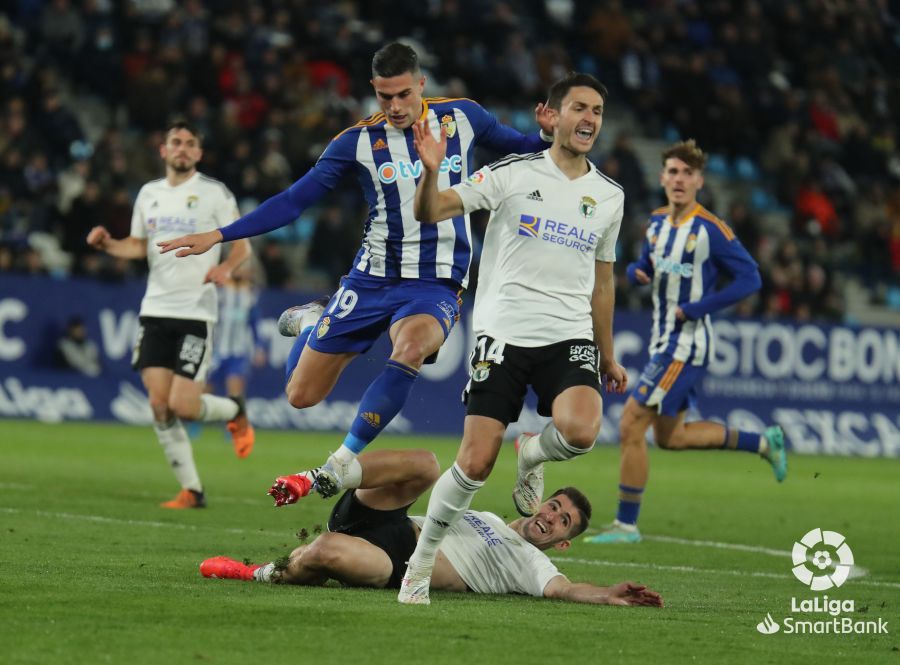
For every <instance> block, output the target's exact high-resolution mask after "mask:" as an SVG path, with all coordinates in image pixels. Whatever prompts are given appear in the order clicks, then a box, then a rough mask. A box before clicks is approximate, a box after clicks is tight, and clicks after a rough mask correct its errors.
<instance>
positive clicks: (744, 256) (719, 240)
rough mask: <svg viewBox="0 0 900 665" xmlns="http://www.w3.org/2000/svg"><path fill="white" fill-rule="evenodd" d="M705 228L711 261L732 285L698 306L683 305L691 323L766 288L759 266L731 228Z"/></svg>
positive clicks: (682, 308) (704, 298) (698, 303)
mask: <svg viewBox="0 0 900 665" xmlns="http://www.w3.org/2000/svg"><path fill="white" fill-rule="evenodd" d="M705 228H706V232H707V234H708V236H709V254H710V259H711V260H712V262H713V264H714V265H715V266H716V268H717V269H718V270H721V271H722V272H724V273H725V274H726V275H728V276H729V277H731V282H730V283H729V284H728V285H727V286H725V287H724V288H722V289H720V290H718V291H713V292H712V293H710V294H709V295H706V296H704V297H703V298H701V299H700V300H698V301H696V302H691V303H684V304H682V305H680V307H681V310H682V311H683V312H684V315H685V316H686V317H687V318H689V319H699V318H701V317H703V316H706V315H707V314H711V313H712V312H716V311H718V310H720V309H724V308H725V307H728V306H730V305H733V304H735V303H736V302H739V301H741V300H743V299H744V298H746V297H747V296H749V295H750V294H751V293H754V292H756V291H758V290H759V288H760V287H761V286H762V279H761V278H760V276H759V266H758V265H757V264H756V261H754V260H753V257H752V256H750V253H749V252H748V251H747V250H746V249H745V248H744V246H743V245H742V244H741V241H740V240H738V239H737V236H735V235H734V234H733V233H731V232H730V229H728V228H727V227H725V230H723V229H722V228H721V227H719V225H718V224H707V225H706V226H705Z"/></svg>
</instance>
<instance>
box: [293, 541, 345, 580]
mask: <svg viewBox="0 0 900 665" xmlns="http://www.w3.org/2000/svg"><path fill="white" fill-rule="evenodd" d="M339 537H340V534H337V533H331V532H330V531H327V532H325V533H323V534H321V535H320V536H319V537H318V538H316V539H315V540H314V541H313V542H312V543H311V544H310V545H308V546H307V547H306V548H305V549H304V550H303V552H302V553H301V555H300V556H301V557H302V560H303V563H304V565H305V566H306V567H308V568H311V569H315V570H318V571H327V570H331V569H333V568H334V567H335V566H336V565H337V564H338V562H339V561H340V558H341V548H340V547H339V546H338V544H337V542H336V541H337V540H338V538H339Z"/></svg>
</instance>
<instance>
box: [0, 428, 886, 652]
mask: <svg viewBox="0 0 900 665" xmlns="http://www.w3.org/2000/svg"><path fill="white" fill-rule="evenodd" d="M0 427H2V432H3V434H2V436H0V662H2V663H6V664H11V663H67V664H72V663H92V664H93V663H127V664H133V663H165V664H167V665H168V664H175V663H242V664H246V663H273V664H281V663H299V664H305V663H314V664H315V665H321V664H323V663H354V662H357V663H365V664H366V665H376V664H380V663H407V662H408V663H419V662H421V663H522V662H544V663H557V662H559V663H614V662H615V663H628V662H632V663H641V662H660V663H681V662H684V663H725V662H727V663H773V664H775V663H778V664H781V663H830V662H855V663H893V664H900V538H898V535H900V526H898V525H900V520H898V518H897V512H898V509H900V461H898V460H887V459H858V458H857V459H848V458H825V457H801V456H794V457H791V459H790V474H789V476H788V480H787V481H786V482H785V483H784V484H783V485H778V484H776V483H775V481H774V480H773V479H772V475H771V472H770V470H769V468H768V466H767V465H765V464H764V463H762V462H761V461H760V460H758V459H757V458H755V457H754V456H752V455H747V454H741V453H726V452H718V451H716V452H706V453H700V452H692V453H668V452H665V451H658V450H653V451H652V452H651V483H650V485H649V488H648V491H647V493H646V498H645V501H644V509H643V514H642V519H641V526H642V529H643V531H644V533H645V534H646V535H647V536H649V537H650V538H648V539H647V540H645V541H644V542H643V543H641V544H639V545H619V546H597V545H587V544H583V543H580V542H576V543H574V544H573V547H572V548H571V549H570V550H569V551H568V552H567V553H565V554H563V555H561V556H559V557H558V561H557V565H558V566H559V567H560V569H561V570H562V571H563V572H564V573H565V574H567V575H568V576H569V577H570V578H571V579H573V580H578V581H591V582H594V583H598V584H603V583H611V582H617V581H621V580H625V579H631V580H635V581H639V582H642V583H646V584H648V585H650V586H652V587H653V588H655V589H657V590H658V591H659V592H660V593H661V594H662V595H663V597H664V599H665V601H666V604H667V606H666V608H665V609H662V610H652V609H643V608H633V609H632V608H609V607H595V606H587V605H575V604H569V603H562V602H550V601H545V600H537V599H531V598H520V597H499V596H476V595H474V594H460V595H453V594H441V593H434V594H432V603H433V604H432V605H431V606H430V607H405V606H400V605H398V604H397V602H396V600H395V597H396V596H395V592H393V591H380V590H379V591H375V590H358V589H343V588H339V587H326V588H322V589H308V588H300V587H286V586H271V585H262V584H251V583H244V582H235V581H223V580H206V579H203V578H202V577H201V576H200V575H199V573H198V570H197V566H198V563H199V562H200V561H201V560H202V559H204V558H206V557H208V556H213V555H218V554H227V555H230V556H233V557H235V558H239V559H240V558H248V559H251V560H254V561H265V560H271V559H274V558H277V557H278V556H280V555H282V554H284V553H285V552H286V551H288V550H289V549H290V548H291V547H293V546H294V545H295V544H296V543H297V542H298V541H297V536H296V535H295V534H297V533H298V531H300V530H301V529H306V531H307V532H308V533H309V534H310V535H313V534H314V532H315V531H316V529H318V528H321V525H323V524H324V523H325V521H326V518H327V515H328V511H329V509H330V507H331V505H332V502H331V501H323V500H321V499H319V498H318V497H310V498H309V499H307V500H304V501H302V502H301V503H300V504H298V505H297V506H290V507H287V508H282V509H279V510H275V509H274V508H272V507H271V502H270V500H269V498H268V497H266V496H265V492H266V489H267V488H268V486H269V485H270V484H271V482H272V480H273V478H274V476H276V475H279V474H282V473H287V472H294V471H298V470H301V469H304V468H307V467H309V466H312V465H315V464H317V463H320V462H321V461H322V460H323V459H324V457H325V455H326V454H327V452H328V451H329V450H331V449H334V448H335V447H336V446H337V445H338V444H339V442H340V439H341V437H340V436H339V435H338V434H335V433H328V434H305V433H304V434H300V433H285V432H266V431H264V432H260V433H259V434H258V440H257V444H256V449H255V450H254V452H253V455H251V456H250V458H248V459H246V460H238V459H236V458H235V457H234V455H233V454H232V452H231V447H230V444H229V443H226V441H225V440H224V438H223V436H222V433H221V430H218V429H214V428H211V427H207V428H206V430H205V431H204V433H203V434H202V436H201V437H200V438H199V439H198V440H197V441H196V442H195V451H196V458H197V463H198V466H199V469H200V472H201V476H202V477H203V479H204V482H205V484H206V491H207V496H208V499H209V508H208V509H207V510H197V511H187V512H176V511H166V510H163V509H161V508H159V507H158V504H159V502H160V501H163V500H166V499H169V498H171V496H173V495H174V494H175V492H176V490H177V486H176V484H175V482H174V479H173V477H172V475H171V473H170V472H169V471H168V469H167V468H166V466H165V462H164V459H163V455H162V452H161V450H160V448H159V446H158V445H157V443H156V442H155V439H154V437H153V433H152V431H151V430H150V428H134V427H123V426H114V425H89V424H64V425H43V424H38V423H32V422H18V421H3V422H2V423H0ZM375 445H377V446H379V447H382V448H387V447H424V448H429V449H432V450H434V451H435V452H436V453H437V455H438V457H439V459H440V461H441V464H442V466H444V467H446V465H447V464H449V463H450V462H451V461H452V459H453V456H454V454H455V451H456V446H457V441H456V440H453V439H437V438H434V439H432V438H416V437H403V438H399V437H388V436H385V437H383V438H381V439H380V440H379V441H377V442H376V444H375ZM514 457H515V456H514V453H513V450H512V446H505V447H504V449H503V451H502V452H501V457H500V460H499V461H498V463H497V466H496V468H495V469H494V472H493V475H492V477H491V478H490V480H489V481H488V483H487V484H486V485H485V487H484V489H483V490H482V491H481V492H480V493H479V494H478V496H477V497H476V499H475V503H474V507H475V508H477V509H483V510H491V511H493V512H497V513H498V514H501V515H505V516H507V517H508V518H509V519H513V513H514V511H513V509H512V504H511V500H510V491H511V488H512V483H513V479H514V473H515V466H514V464H515V459H514ZM617 469H618V451H617V450H616V449H615V448H612V447H598V448H597V450H595V451H594V452H593V453H591V454H590V455H587V456H585V458H583V459H579V460H576V461H573V462H568V463H563V464H554V465H551V466H550V467H549V468H548V471H547V488H548V490H549V489H554V488H555V487H557V486H561V485H564V484H572V485H575V486H578V487H580V488H582V489H583V490H585V491H586V493H587V494H588V495H589V496H590V498H591V500H592V501H593V502H594V508H595V516H594V520H593V524H594V526H595V527H596V526H599V525H601V524H602V523H604V522H606V521H608V520H609V519H610V518H611V517H612V514H613V511H614V509H615V497H616V482H617ZM424 510H425V505H424V502H420V503H419V504H418V505H417V506H416V507H415V508H414V511H413V512H415V513H418V514H421V513H422V512H424ZM816 527H822V528H825V529H831V530H836V531H839V532H841V533H843V534H844V535H845V536H846V537H847V542H848V544H849V545H850V546H851V547H852V549H853V552H854V555H855V557H856V562H857V564H859V565H860V566H862V567H863V568H865V569H866V574H865V576H864V577H861V578H854V579H851V580H849V581H848V582H847V583H846V584H845V585H844V586H843V587H841V588H840V589H832V590H831V592H829V595H830V597H833V598H841V599H847V598H849V599H853V600H854V602H855V606H856V612H855V613H854V614H853V616H854V618H856V619H874V618H876V617H881V618H883V619H885V620H887V621H888V630H889V634H888V635H877V636H876V635H786V634H784V632H779V633H776V634H774V635H762V634H760V633H759V632H758V631H757V629H756V625H757V623H759V622H760V621H761V620H762V619H763V618H764V617H765V616H766V614H767V613H771V614H772V616H773V617H774V618H775V619H776V620H777V621H779V622H780V621H781V619H783V618H784V617H785V616H790V602H791V598H792V597H797V598H800V599H802V598H809V597H812V596H813V595H814V594H812V593H811V592H810V591H809V590H808V589H806V588H805V587H804V586H803V585H802V584H801V583H800V582H798V581H797V580H796V579H794V577H793V575H792V574H791V561H790V558H789V557H788V556H786V555H785V553H786V552H788V551H789V550H790V549H791V547H792V545H793V543H794V541H795V540H797V539H799V538H801V537H802V536H803V534H805V533H806V532H807V531H809V530H810V529H813V528H816ZM802 618H812V619H822V618H825V616H824V615H816V616H810V617H802Z"/></svg>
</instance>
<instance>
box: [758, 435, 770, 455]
mask: <svg viewBox="0 0 900 665" xmlns="http://www.w3.org/2000/svg"><path fill="white" fill-rule="evenodd" d="M759 454H760V455H762V456H763V457H768V456H769V440H768V439H767V438H766V437H764V436H760V437H759Z"/></svg>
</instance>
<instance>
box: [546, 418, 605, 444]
mask: <svg viewBox="0 0 900 665" xmlns="http://www.w3.org/2000/svg"><path fill="white" fill-rule="evenodd" d="M554 424H555V425H556V423H554ZM556 429H557V430H559V433H560V434H561V435H562V437H563V438H564V439H565V440H566V443H568V444H569V445H570V446H572V447H573V448H582V449H587V448H590V447H591V446H593V445H594V442H595V441H596V440H597V435H598V434H599V433H600V419H599V418H597V420H596V422H571V421H570V422H567V423H562V427H560V426H559V425H556Z"/></svg>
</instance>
